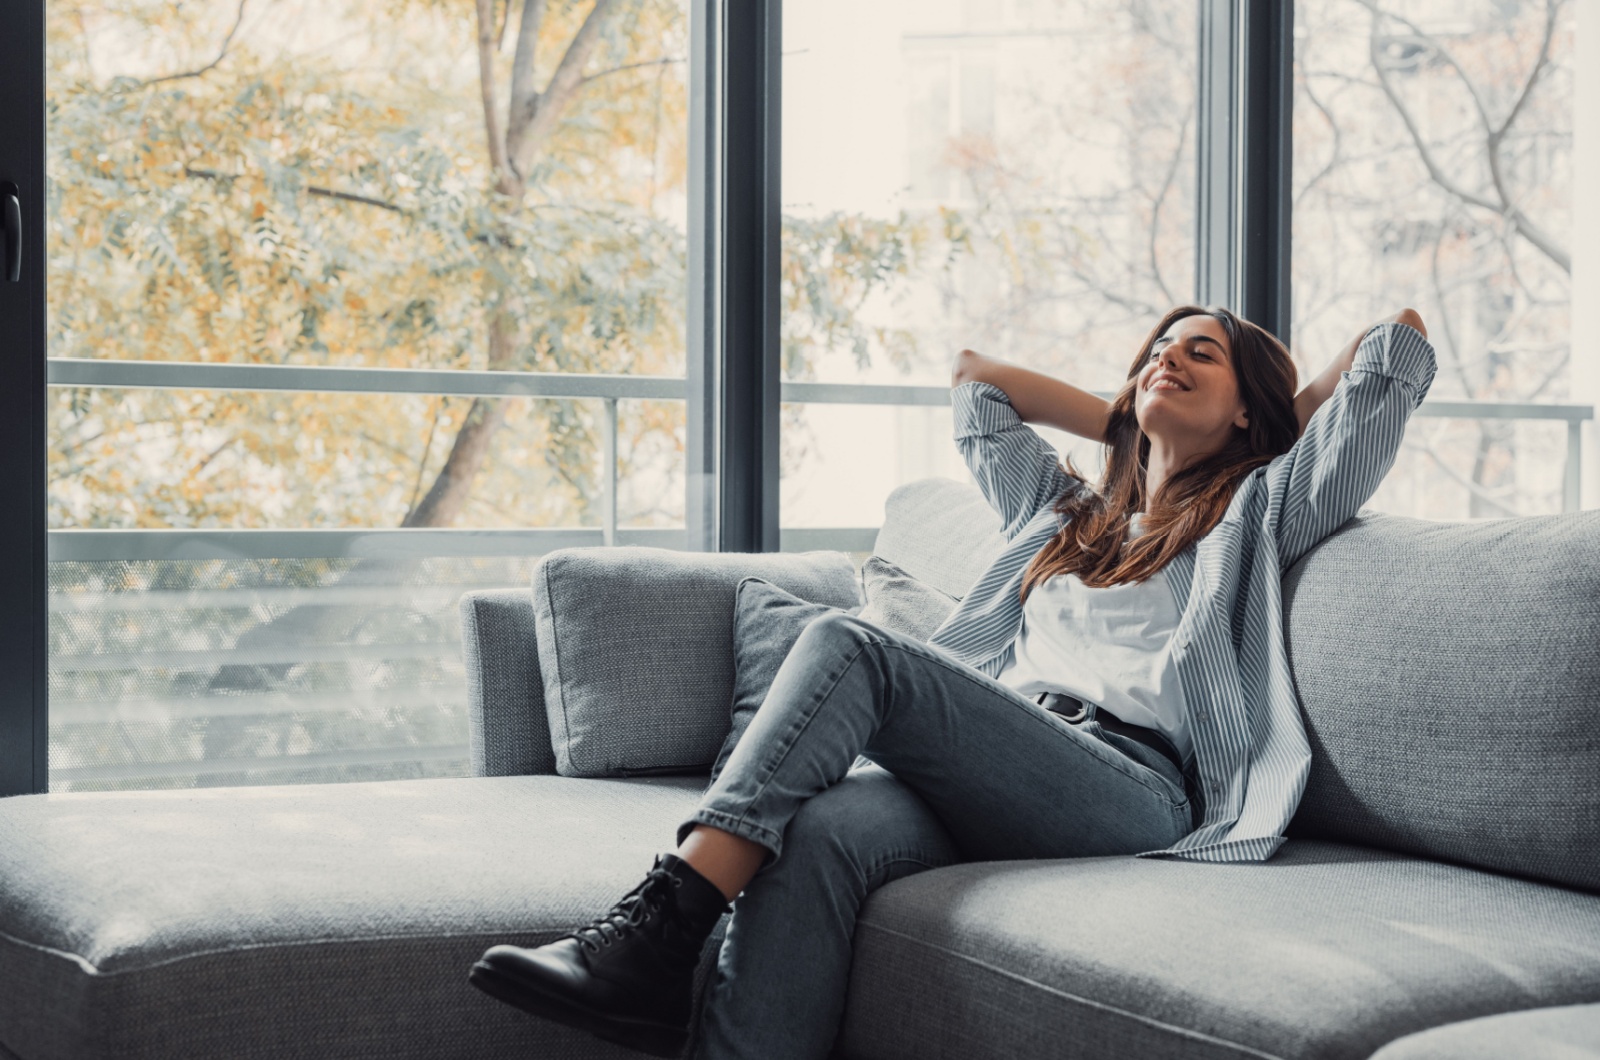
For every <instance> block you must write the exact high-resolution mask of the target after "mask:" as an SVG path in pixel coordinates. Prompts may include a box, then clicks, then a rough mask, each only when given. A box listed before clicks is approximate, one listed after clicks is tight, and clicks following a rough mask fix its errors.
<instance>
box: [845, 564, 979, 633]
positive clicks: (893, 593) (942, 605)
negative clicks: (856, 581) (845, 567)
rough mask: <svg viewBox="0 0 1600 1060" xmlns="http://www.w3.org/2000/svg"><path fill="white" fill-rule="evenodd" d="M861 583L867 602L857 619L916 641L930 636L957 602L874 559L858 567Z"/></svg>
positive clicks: (898, 569) (895, 567)
mask: <svg viewBox="0 0 1600 1060" xmlns="http://www.w3.org/2000/svg"><path fill="white" fill-rule="evenodd" d="M861 581H862V590H863V595H864V596H865V597H866V600H867V602H866V604H865V606H863V607H862V608H861V617H862V618H864V619H866V620H867V621H868V622H873V623H876V624H877V625H880V626H883V627H884V628H885V629H892V630H894V631H895V632H897V633H905V634H908V635H910V636H913V637H916V638H917V639H918V640H927V639H928V638H929V637H931V636H933V631H934V630H936V629H938V628H939V626H940V625H942V624H943V623H944V620H945V619H946V618H949V617H950V614H951V612H953V611H954V610H955V609H956V607H957V605H959V604H960V603H961V601H959V600H957V599H956V598H955V597H953V596H950V595H948V594H946V593H943V592H941V591H939V590H938V589H935V588H934V587H933V586H931V585H929V584H928V583H926V582H923V581H918V580H917V579H916V578H913V577H912V576H911V575H909V574H907V573H906V572H905V571H904V570H902V569H900V568H899V567H897V566H895V565H894V564H893V563H890V562H889V561H888V560H886V559H880V558H879V557H877V556H868V557H867V561H866V563H864V564H862V567H861Z"/></svg>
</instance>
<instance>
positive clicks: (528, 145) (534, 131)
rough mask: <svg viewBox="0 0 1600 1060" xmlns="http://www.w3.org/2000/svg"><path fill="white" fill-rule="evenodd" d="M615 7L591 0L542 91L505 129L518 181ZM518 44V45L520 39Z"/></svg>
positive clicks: (613, 0) (609, 0)
mask: <svg viewBox="0 0 1600 1060" xmlns="http://www.w3.org/2000/svg"><path fill="white" fill-rule="evenodd" d="M529 2H534V0H529ZM616 7H617V0H595V4H594V7H593V8H591V9H590V11H589V14H588V16H587V17H586V18H585V19H584V20H583V25H582V26H580V27H578V32H577V33H576V34H575V35H574V36H573V38H572V42H571V43H570V44H568V45H567V50H566V52H565V53H564V54H563V55H562V56H561V61H560V62H559V63H558V64H556V72H555V73H554V74H552V75H551V76H550V83H549V84H548V85H547V86H545V90H544V91H543V92H541V93H538V94H537V95H535V96H533V97H532V99H531V100H530V101H529V105H528V106H527V107H526V108H525V109H524V110H523V111H519V112H518V113H517V114H516V115H514V118H513V121H512V122H511V125H510V127H509V128H508V129H507V131H506V154H507V156H508V157H509V159H510V162H511V167H512V172H513V173H514V174H515V175H516V177H517V179H518V180H519V181H522V180H526V179H527V177H528V174H529V173H530V172H532V170H533V156H534V152H535V150H537V148H538V147H539V145H540V144H542V143H544V142H545V141H546V140H548V139H549V138H550V135H551V133H553V132H554V131H555V128H556V125H557V124H558V123H559V122H560V120H561V115H562V112H563V111H565V110H566V109H567V106H568V105H569V104H570V103H571V102H572V98H573V97H574V96H575V95H577V92H578V87H579V85H580V83H581V82H582V79H583V67H584V64H586V63H587V62H588V61H589V56H590V55H591V54H592V53H593V52H594V48H595V45H596V44H598V43H599V42H600V27H601V26H602V25H604V24H605V20H606V18H607V17H608V16H609V15H610V13H611V11H612V10H613V9H614V8H616ZM518 47H519V48H520V47H521V43H520V42H519V43H518Z"/></svg>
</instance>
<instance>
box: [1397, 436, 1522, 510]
mask: <svg viewBox="0 0 1600 1060" xmlns="http://www.w3.org/2000/svg"><path fill="white" fill-rule="evenodd" d="M1480 422H1481V421H1480ZM1480 430H1481V427H1480ZM1409 444H1411V445H1412V446H1414V447H1415V448H1417V449H1421V450H1422V451H1423V452H1424V453H1426V454H1428V456H1429V457H1430V458H1432V460H1433V462H1434V463H1435V464H1436V465H1438V467H1439V470H1441V471H1443V472H1444V473H1445V475H1447V476H1448V477H1450V478H1452V479H1454V480H1455V481H1456V482H1457V483H1459V484H1460V485H1461V486H1463V487H1465V488H1466V491H1467V492H1468V493H1469V494H1471V495H1472V496H1474V497H1478V498H1479V499H1481V500H1482V501H1484V502H1485V503H1486V504H1491V505H1493V506H1494V507H1496V508H1498V509H1500V510H1501V511H1502V512H1505V513H1506V515H1508V516H1513V515H1516V514H1518V513H1517V512H1515V511H1513V510H1512V509H1511V508H1509V507H1507V506H1506V503H1505V502H1504V501H1502V500H1501V499H1500V498H1498V497H1496V496H1494V495H1493V494H1490V493H1488V492H1487V491H1485V490H1484V488H1483V487H1482V486H1480V485H1479V484H1478V483H1476V482H1474V481H1472V480H1471V479H1469V478H1467V477H1466V476H1465V475H1463V474H1462V473H1461V472H1459V471H1457V470H1456V469H1455V468H1453V467H1451V466H1450V465H1449V463H1447V462H1446V461H1445V459H1444V458H1443V457H1441V456H1440V455H1439V454H1438V453H1436V452H1434V451H1433V446H1432V445H1430V444H1429V443H1427V442H1412V443H1409Z"/></svg>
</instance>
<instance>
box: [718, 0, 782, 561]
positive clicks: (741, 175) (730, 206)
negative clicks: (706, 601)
mask: <svg viewBox="0 0 1600 1060" xmlns="http://www.w3.org/2000/svg"><path fill="white" fill-rule="evenodd" d="M721 15H722V32H721V34H720V46H721V54H722V71H723V77H722V93H721V108H720V111H721V115H722V135H721V162H722V164H721V167H720V168H721V173H720V184H721V211H720V213H721V233H720V240H719V241H720V257H721V262H720V269H719V270H718V272H719V274H720V281H721V283H720V287H721V307H720V317H721V320H720V331H721V334H720V340H721V341H720V344H719V345H720V349H718V350H717V351H716V354H715V356H716V359H717V361H718V363H719V365H720V371H721V376H722V394H721V404H722V414H721V418H720V419H721V425H722V437H721V440H720V442H719V443H718V450H719V452H718V459H717V463H718V466H719V468H720V473H719V486H720V496H721V513H720V516H721V518H720V522H721V534H720V540H719V543H718V548H719V550H720V551H724V552H776V551H778V547H779V542H778V473H779V463H778V442H779V435H778V419H779V399H780V394H781V391H780V387H779V383H780V377H779V372H780V369H781V365H780V362H779V345H778V324H779V298H778V294H779V287H778V284H779V271H778V270H779V265H780V258H779V255H780V244H779V240H780V237H781V209H780V207H781V202H780V199H779V190H778V189H779V179H778V178H779V168H780V164H781V161H780V152H779V148H780V142H779V136H780V118H781V110H780V95H779V82H780V78H781V76H782V61H783V60H782V30H783V5H782V3H781V0H722V2H721Z"/></svg>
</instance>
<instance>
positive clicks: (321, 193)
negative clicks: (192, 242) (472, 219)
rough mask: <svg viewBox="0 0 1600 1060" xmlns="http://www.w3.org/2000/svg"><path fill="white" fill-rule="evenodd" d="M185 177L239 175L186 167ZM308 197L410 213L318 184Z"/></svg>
mask: <svg viewBox="0 0 1600 1060" xmlns="http://www.w3.org/2000/svg"><path fill="white" fill-rule="evenodd" d="M183 175H184V176H186V177H199V178H201V179H203V180H234V179H236V177H237V174H234V173H219V172H217V171H216V170H214V169H199V168H197V167H195V166H184V167H183ZM304 187H305V191H306V194H307V195H316V196H318V197H320V198H324V199H338V200H340V201H341V202H355V203H360V204H361V205H362V206H376V207H377V208H378V209H380V210H389V211H392V212H394V213H409V212H410V211H409V210H407V209H406V208H405V207H404V206H396V205H395V204H394V203H392V202H384V201H383V200H382V199H374V198H371V197H369V196H366V195H357V194H356V193H355V192H352V191H336V190H335V189H333V188H324V187H321V186H319V185H316V184H307V185H304Z"/></svg>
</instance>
